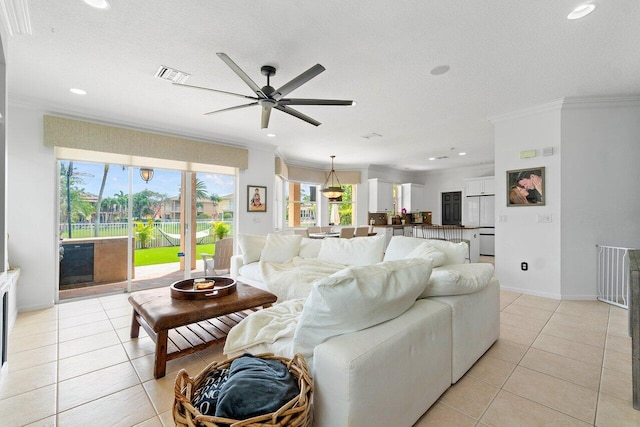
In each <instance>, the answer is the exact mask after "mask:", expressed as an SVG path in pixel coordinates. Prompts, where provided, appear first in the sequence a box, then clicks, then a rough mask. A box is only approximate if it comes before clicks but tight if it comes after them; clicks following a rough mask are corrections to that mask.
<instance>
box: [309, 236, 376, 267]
mask: <svg viewBox="0 0 640 427" xmlns="http://www.w3.org/2000/svg"><path fill="white" fill-rule="evenodd" d="M383 254H384V236H383V235H380V236H372V237H362V238H358V239H335V238H327V239H323V240H322V246H321V247H320V252H319V253H318V258H319V259H321V260H323V261H327V262H333V263H337V264H344V265H372V264H375V263H378V262H380V261H382V256H383Z"/></svg>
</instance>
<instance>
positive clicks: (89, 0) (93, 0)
mask: <svg viewBox="0 0 640 427" xmlns="http://www.w3.org/2000/svg"><path fill="white" fill-rule="evenodd" d="M84 2H85V3H86V4H88V5H89V6H91V7H95V8H96V9H102V10H106V9H109V8H110V7H111V5H110V4H109V1H108V0H84Z"/></svg>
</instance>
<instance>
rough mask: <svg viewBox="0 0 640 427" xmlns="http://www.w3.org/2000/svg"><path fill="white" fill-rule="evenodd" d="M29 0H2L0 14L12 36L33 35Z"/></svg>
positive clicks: (0, 0) (0, 1)
mask: <svg viewBox="0 0 640 427" xmlns="http://www.w3.org/2000/svg"><path fill="white" fill-rule="evenodd" d="M27 1H28V0H0V16H2V22H3V24H4V27H5V28H6V29H7V33H9V35H10V36H14V35H27V34H28V35H31V34H32V31H31V17H30V15H29V3H28V2H27Z"/></svg>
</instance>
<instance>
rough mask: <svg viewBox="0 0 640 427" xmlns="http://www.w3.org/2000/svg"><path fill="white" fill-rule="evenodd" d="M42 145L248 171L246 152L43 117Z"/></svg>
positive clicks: (150, 133) (217, 145) (232, 148)
mask: <svg viewBox="0 0 640 427" xmlns="http://www.w3.org/2000/svg"><path fill="white" fill-rule="evenodd" d="M43 126H44V145H45V146H47V147H64V148H71V149H79V150H89V151H98V152H103V153H113V154H123V155H128V156H136V157H153V158H157V159H166V160H174V161H182V162H193V163H201V164H210V165H220V166H227V167H232V168H239V169H247V167H248V165H249V152H248V150H247V149H246V148H240V147H231V146H227V145H221V144H213V143H208V142H201V141H195V140H192V139H186V138H180V137H176V136H168V135H161V134H157V133H152V132H144V131H139V130H133V129H126V128H120V127H117V126H110V125H102V124H98V123H91V122H85V121H81V120H74V119H67V118H63V117H56V116H48V115H45V116H44V121H43Z"/></svg>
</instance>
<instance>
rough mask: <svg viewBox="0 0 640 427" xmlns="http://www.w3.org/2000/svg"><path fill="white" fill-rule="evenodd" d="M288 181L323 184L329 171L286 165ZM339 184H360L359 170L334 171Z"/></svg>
mask: <svg viewBox="0 0 640 427" xmlns="http://www.w3.org/2000/svg"><path fill="white" fill-rule="evenodd" d="M287 169H288V176H289V178H288V179H289V180H290V181H300V182H315V183H319V184H324V183H325V181H326V180H327V176H329V171H325V170H320V169H312V168H303V167H300V166H292V165H287ZM336 175H337V177H338V180H339V181H340V184H350V185H353V184H360V171H344V170H343V171H338V170H337V171H336Z"/></svg>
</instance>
